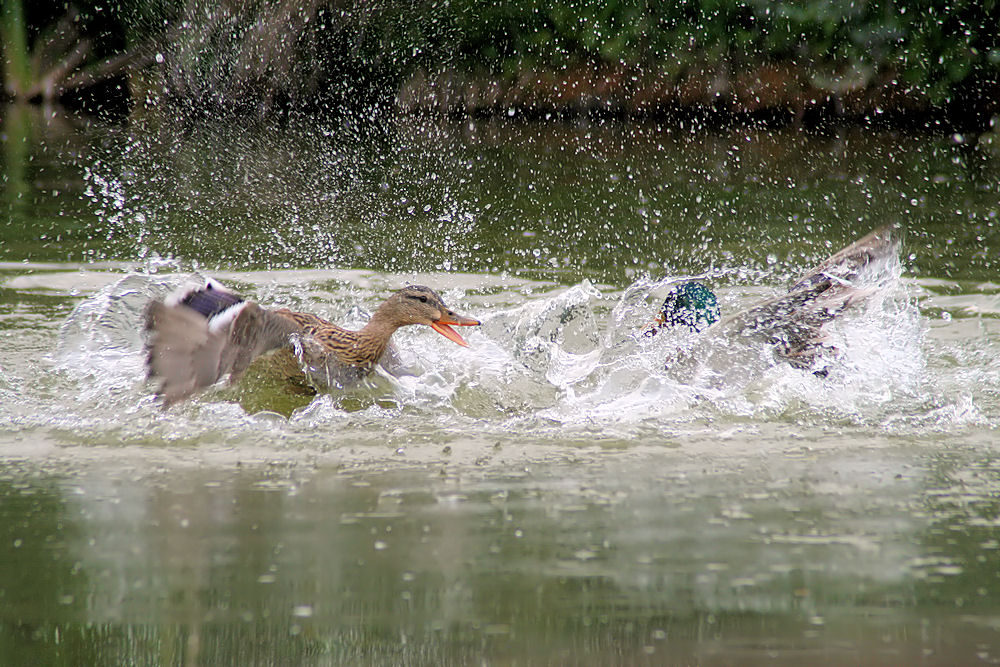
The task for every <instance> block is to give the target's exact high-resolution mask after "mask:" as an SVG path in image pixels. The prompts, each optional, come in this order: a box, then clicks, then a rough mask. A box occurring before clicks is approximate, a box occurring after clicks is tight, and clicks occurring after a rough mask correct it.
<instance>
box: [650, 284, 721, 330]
mask: <svg viewBox="0 0 1000 667" xmlns="http://www.w3.org/2000/svg"><path fill="white" fill-rule="evenodd" d="M718 321H719V302H718V301H717V300H716V298H715V294H713V293H712V290H710V289H708V288H707V287H705V286H704V285H702V284H701V283H684V284H683V285H678V286H677V287H675V288H674V289H672V290H670V293H669V294H667V298H666V299H665V300H664V301H663V309H662V310H661V312H660V317H659V318H658V322H659V323H661V324H665V325H670V326H677V325H683V326H686V327H688V328H689V329H691V330H692V331H702V330H704V329H707V328H708V327H710V326H712V325H713V324H714V323H715V322H718Z"/></svg>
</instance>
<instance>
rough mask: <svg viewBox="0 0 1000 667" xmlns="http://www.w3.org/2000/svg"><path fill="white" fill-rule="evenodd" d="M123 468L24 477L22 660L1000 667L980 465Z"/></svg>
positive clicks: (846, 460) (10, 498) (12, 657)
mask: <svg viewBox="0 0 1000 667" xmlns="http://www.w3.org/2000/svg"><path fill="white" fill-rule="evenodd" d="M174 453H175V455H177V456H182V455H183V454H182V452H174ZM109 454H110V452H109ZM231 455H232V456H239V455H238V454H235V453H233V454H231ZM115 458H116V459H117V460H116V461H111V462H109V460H108V459H107V458H105V460H103V461H101V462H100V463H96V462H95V463H86V464H82V465H79V464H74V465H72V466H69V467H67V468H65V469H62V470H50V471H45V472H40V471H38V470H37V469H33V468H34V466H32V465H21V466H11V467H10V468H9V469H8V470H7V471H6V472H5V473H4V480H3V484H2V486H0V493H2V498H3V503H2V505H0V507H2V508H3V510H2V513H0V533H2V539H0V545H2V546H0V549H2V551H3V554H2V555H3V559H4V562H5V563H8V564H10V565H12V566H13V567H15V568H16V571H18V572H19V573H21V574H22V575H23V577H22V579H21V580H20V581H19V582H15V581H8V582H6V583H5V584H4V587H3V594H4V599H5V603H4V633H3V634H4V636H5V641H4V643H3V645H2V646H4V647H6V650H5V653H6V655H5V656H4V658H5V659H4V664H18V658H19V657H21V656H26V655H31V656H34V657H35V658H36V660H41V661H48V660H52V661H57V662H58V661H60V659H62V661H65V662H67V663H76V664H80V663H81V662H82V663H87V664H97V663H102V662H105V661H112V662H113V661H114V660H113V659H112V658H115V657H116V656H117V658H126V657H127V661H129V662H138V663H140V664H146V663H151V664H152V663H156V664H160V663H163V662H166V663H170V664H219V663H220V662H224V663H227V664H237V663H239V664H248V663H257V662H268V663H270V662H274V661H277V662H289V661H290V662H296V663H299V662H305V663H308V664H344V663H354V662H357V661H361V662H365V663H379V664H385V663H387V662H418V663H421V664H465V663H468V662H478V661H479V660H481V659H484V658H485V659H488V660H489V661H501V662H502V661H507V660H512V661H528V662H536V661H537V662H543V663H546V662H552V661H555V662H580V661H583V662H589V663H602V664H606V663H608V662H619V661H622V662H629V663H631V662H638V663H644V662H645V663H649V664H656V663H659V662H662V661H663V660H664V659H665V658H666V656H670V657H671V659H674V660H679V661H687V662H702V663H708V664H716V663H719V664H730V663H732V662H737V663H739V664H789V665H791V664H802V660H806V661H807V662H808V663H809V664H831V665H833V664H845V663H849V664H854V663H857V662H858V661H861V662H865V661H867V660H870V659H871V658H872V657H873V656H882V658H881V659H882V660H885V661H888V662H890V663H899V664H913V662H912V661H917V662H919V663H921V664H934V665H944V664H970V663H971V662H972V661H974V660H976V659H977V656H979V657H981V658H984V659H986V660H987V661H989V660H995V659H997V658H998V657H1000V644H998V643H997V640H996V637H997V634H996V630H997V628H996V626H995V623H996V621H995V617H994V616H993V615H992V612H991V609H995V605H996V591H997V586H996V579H997V573H996V568H995V562H996V561H995V559H993V558H992V556H994V555H995V552H996V549H997V542H996V540H995V539H994V538H995V536H996V532H995V530H994V531H993V532H992V537H990V533H989V531H986V530H979V529H975V528H971V526H974V525H975V524H976V523H977V522H979V521H983V520H985V521H988V522H990V523H993V524H994V525H995V520H996V515H995V510H993V511H991V510H987V511H984V509H985V508H984V507H983V503H984V502H988V498H989V497H990V495H991V494H993V495H995V494H996V493H997V488H998V482H1000V479H998V476H997V470H996V468H995V467H990V464H988V463H987V462H985V461H983V460H982V459H977V458H975V457H974V456H970V455H969V454H968V453H966V454H962V455H957V456H954V457H951V458H950V460H948V461H935V456H934V454H933V453H932V452H931V451H930V448H927V447H920V446H916V447H915V446H912V445H905V444H899V443H893V442H884V443H882V446H881V448H880V449H879V450H877V451H876V450H873V449H867V448H866V449H865V450H862V451H858V450H848V451H844V450H843V448H841V447H837V448H835V450H834V451H825V452H820V453H816V452H809V451H805V450H803V451H799V452H794V451H785V452H774V453H772V455H771V456H770V457H769V459H768V461H767V462H766V465H765V463H764V462H763V461H754V460H749V461H748V460H743V461H737V462H734V461H731V460H730V461H724V462H721V463H716V462H712V461H709V460H697V461H692V460H691V457H689V456H687V455H681V454H680V453H677V454H674V455H666V456H663V455H657V456H655V457H649V456H647V455H640V456H636V455H633V454H628V453H625V452H623V453H621V454H618V455H600V456H595V455H593V454H592V453H585V454H582V455H581V456H579V457H576V458H574V459H570V458H566V459H565V460H562V461H557V462H556V461H553V462H538V463H532V464H531V465H529V466H522V467H519V468H518V469H516V470H508V469H502V468H498V467H494V466H489V465H486V466H480V467H474V468H466V467H464V466H453V465H451V464H450V463H449V462H448V461H447V460H446V457H442V460H441V462H440V463H439V464H435V465H428V466H417V467H398V466H397V467H396V469H395V470H390V471H382V470H379V469H378V468H367V467H365V466H355V467H350V468H346V469H345V468H341V469H337V468H336V467H330V466H326V465H323V464H318V465H316V466H310V465H303V464H292V465H282V464H280V463H277V462H274V463H272V464H270V465H268V464H262V463H261V462H250V463H247V464H244V465H242V466H238V467H234V466H232V465H225V466H219V467H216V466H199V467H197V468H196V467H192V466H189V465H180V466H170V467H169V469H167V470H150V469H149V467H148V465H147V464H148V462H147V461H144V459H143V456H142V455H141V453H138V452H130V451H127V450H126V451H125V452H122V453H121V454H120V455H119V456H117V457H115ZM379 467H381V466H379ZM569 470H572V475H571V476H570V477H568V476H567V471H569ZM965 476H974V477H980V478H981V479H982V482H981V484H980V486H979V488H977V489H976V490H975V491H973V493H972V494H971V495H966V496H965V497H966V502H964V503H963V507H962V509H961V510H958V509H957V508H956V507H955V506H951V507H950V508H949V509H947V510H942V509H941V508H934V507H928V506H922V502H921V500H920V499H921V498H922V497H931V498H935V500H933V501H931V502H932V503H943V504H947V500H943V497H944V496H947V495H948V494H955V493H958V488H959V486H960V485H961V484H962V478H963V477H965ZM623 477H624V478H627V481H628V483H627V486H625V487H623V485H622V478H623ZM962 493H963V494H964V493H966V492H964V491H963V492H962ZM970 528H971V529H970ZM980 555H984V556H986V557H987V558H989V564H986V562H982V561H980V560H979V556H980ZM117 658H115V659H117Z"/></svg>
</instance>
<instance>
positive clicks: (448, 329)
mask: <svg viewBox="0 0 1000 667" xmlns="http://www.w3.org/2000/svg"><path fill="white" fill-rule="evenodd" d="M479 324H481V323H480V321H479V320H474V319H472V318H471V317H463V316H462V315H458V314H456V313H449V314H448V315H444V316H443V317H441V318H440V319H439V320H437V321H436V322H431V329H434V331H437V332H438V333H439V334H441V335H442V336H444V337H445V338H447V339H448V340H450V341H452V342H453V343H458V344H459V345H461V346H462V347H469V344H468V343H466V342H465V339H464V338H462V337H461V336H459V335H458V332H457V331H455V330H454V329H452V327H453V326H456V327H474V326H477V325H479Z"/></svg>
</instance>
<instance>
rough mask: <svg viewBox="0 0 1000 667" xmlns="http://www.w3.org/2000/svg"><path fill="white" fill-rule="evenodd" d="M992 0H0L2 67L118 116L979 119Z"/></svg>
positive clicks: (18, 92) (945, 124)
mask: <svg viewBox="0 0 1000 667" xmlns="http://www.w3.org/2000/svg"><path fill="white" fill-rule="evenodd" d="M998 4H1000V3H997V2H994V1H992V0H987V1H985V2H984V1H982V0H924V1H917V2H894V1H891V0H888V1H886V0H872V1H865V0H855V1H852V2H844V1H841V0H809V1H803V2H788V1H785V2H772V1H770V0H687V1H684V0H682V1H680V2H669V3H660V2H643V1H641V0H624V1H614V0H611V1H603V0H601V1H589V0H579V1H577V2H560V1H555V2H550V1H544V2H543V1H541V0H516V1H501V2H490V3H483V2H475V1H472V0H452V1H450V2H449V1H445V0H423V1H413V0H411V1H405V0H384V1H381V2H364V3H355V2H344V1H341V0H274V1H267V0H216V1H214V2H211V1H209V0H146V1H142V0H139V1H138V2H132V3H125V2H121V3H114V2H111V3H110V4H109V3H108V2H107V0H78V1H77V2H74V3H71V4H70V3H66V2H64V1H62V0H30V1H28V0H3V28H4V30H3V35H2V37H3V48H4V56H5V58H4V60H5V69H4V78H5V80H4V83H5V90H6V92H7V95H8V96H10V97H21V98H29V99H32V100H56V99H58V100H62V101H64V102H66V103H68V104H71V105H76V106H81V107H83V108H85V109H87V110H89V111H104V112H113V113H117V114H121V113H128V112H130V111H132V110H134V109H135V108H136V107H140V108H141V107H143V106H149V105H155V104H160V103H162V102H168V103H170V104H174V105H176V106H177V107H178V108H181V109H186V110H188V111H192V112H207V113H212V114H232V115H234V116H237V117H244V116H247V115H257V116H271V115H275V114H284V113H289V112H293V113H294V112H307V113H313V112H322V113H339V112H343V111H344V110H345V109H352V110H358V109H363V110H366V111H367V112H375V113H377V112H378V111H380V110H384V111H389V110H392V111H398V110H403V111H409V112H428V111H432V112H440V113H448V114H456V113H457V114H465V113H472V114H486V115H488V114H493V113H498V112H499V113H508V114H509V113H515V114H526V115H548V114H560V115H570V116H572V115H576V114H603V115H613V116H621V115H625V116H647V115H665V114H670V113H674V112H677V111H678V110H682V111H688V112H690V111H692V110H695V111H698V112H704V113H706V114H708V115H712V116H724V117H732V116H737V117H741V116H748V117H752V118H764V119H772V118H773V119H777V120H778V121H780V122H785V121H792V122H798V121H803V120H805V121H806V122H809V121H811V120H821V121H825V120H827V119H830V118H845V119H850V120H861V121H863V122H866V123H881V122H902V123H908V124H916V125H918V126H920V127H927V128H930V129H935V128H940V129H947V130H952V129H958V130H970V131H975V130H984V129H986V128H988V127H989V123H990V120H991V118H992V117H993V115H994V114H996V113H997V112H998V98H1000V94H998V92H1000V86H998V72H1000V45H998V37H997V35H998V33H1000V20H998V19H1000V7H998ZM81 47H82V48H81Z"/></svg>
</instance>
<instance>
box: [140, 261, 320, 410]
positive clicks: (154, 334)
mask: <svg viewBox="0 0 1000 667" xmlns="http://www.w3.org/2000/svg"><path fill="white" fill-rule="evenodd" d="M300 329H301V326H300V324H299V323H298V322H296V321H295V320H294V319H292V318H289V317H285V316H284V315H282V314H280V313H278V312H273V311H269V310H267V309H265V308H262V307H261V306H259V305H258V304H256V303H254V302H252V301H246V300H245V299H243V297H241V296H240V295H239V294H236V293H235V292H232V291H230V290H228V289H226V288H225V287H223V286H222V285H221V284H220V283H218V282H216V281H214V280H209V281H208V282H207V283H206V284H205V286H203V287H200V288H197V289H193V290H187V291H184V292H181V293H178V294H177V295H175V296H173V297H171V298H169V299H167V300H165V301H159V300H157V301H153V302H151V303H150V304H149V306H148V307H147V308H146V330H147V332H148V336H149V337H148V343H147V351H148V356H147V360H146V368H147V371H148V374H149V377H150V378H158V379H159V380H160V387H159V390H158V391H157V395H158V396H160V397H161V398H162V399H163V403H164V405H165V406H169V405H171V404H173V403H176V402H177V401H179V400H181V399H184V398H186V397H188V396H190V395H191V394H193V393H195V392H196V391H199V390H201V389H204V388H205V387H209V386H211V385H213V384H215V383H216V382H217V381H218V380H219V379H220V378H222V377H223V376H225V375H226V374H229V375H230V377H231V378H233V379H235V378H238V377H239V375H240V374H242V373H243V371H245V370H246V369H247V367H248V366H249V365H250V363H251V362H252V361H253V360H254V359H256V358H257V357H258V356H260V355H262V354H265V353H266V352H269V351H271V350H274V349H276V348H279V347H283V346H287V345H288V344H289V337H290V336H291V335H292V334H294V333H296V332H298V331H300Z"/></svg>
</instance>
